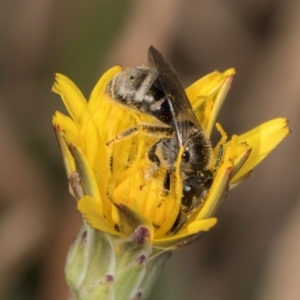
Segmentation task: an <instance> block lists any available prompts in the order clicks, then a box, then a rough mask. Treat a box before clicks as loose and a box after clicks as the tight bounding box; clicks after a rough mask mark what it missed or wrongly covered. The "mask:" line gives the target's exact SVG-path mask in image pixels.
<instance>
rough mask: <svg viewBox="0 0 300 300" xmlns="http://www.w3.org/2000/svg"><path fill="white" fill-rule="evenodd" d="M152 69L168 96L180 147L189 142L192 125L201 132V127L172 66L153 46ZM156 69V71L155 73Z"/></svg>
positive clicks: (150, 62) (150, 55)
mask: <svg viewBox="0 0 300 300" xmlns="http://www.w3.org/2000/svg"><path fill="white" fill-rule="evenodd" d="M148 62H149V66H150V69H151V70H153V72H156V74H157V77H156V78H157V81H158V88H160V89H161V90H162V91H163V92H164V93H165V94H166V96H167V99H168V102H169V106H170V110H171V114H172V117H173V122H174V127H175V131H176V135H177V139H178V143H179V146H182V145H183V144H184V143H185V141H186V140H187V136H188V132H189V130H190V127H191V124H190V123H192V124H193V125H194V126H196V128H198V129H199V131H202V128H201V125H200V123H199V121H198V120H197V118H196V116H195V114H194V111H193V108H192V106H191V104H190V102H189V100H188V98H187V96H186V93H185V91H184V88H183V86H182V84H181V82H180V80H179V78H178V76H177V74H176V72H175V70H174V69H173V67H172V66H171V64H170V63H169V62H168V61H167V60H166V58H165V57H164V56H163V55H162V54H161V53H160V52H159V51H158V50H156V49H155V48H154V47H153V46H150V48H149V50H148ZM154 69H156V71H154Z"/></svg>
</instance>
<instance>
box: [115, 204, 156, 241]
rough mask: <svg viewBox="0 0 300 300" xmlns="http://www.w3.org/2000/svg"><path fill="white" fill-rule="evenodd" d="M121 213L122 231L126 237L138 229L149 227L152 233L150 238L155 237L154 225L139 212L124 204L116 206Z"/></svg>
mask: <svg viewBox="0 0 300 300" xmlns="http://www.w3.org/2000/svg"><path fill="white" fill-rule="evenodd" d="M116 207H117V209H118V211H119V220H120V222H119V224H120V231H121V232H122V233H123V234H125V235H130V234H132V233H133V232H134V231H135V230H136V229H137V228H138V227H140V226H142V227H147V228H148V230H149V231H150V236H151V237H152V236H154V229H153V226H152V224H151V223H150V222H149V221H148V220H147V218H145V216H143V215H142V214H140V213H139V212H138V211H136V210H134V209H132V208H131V207H129V206H127V205H123V204H117V205H116Z"/></svg>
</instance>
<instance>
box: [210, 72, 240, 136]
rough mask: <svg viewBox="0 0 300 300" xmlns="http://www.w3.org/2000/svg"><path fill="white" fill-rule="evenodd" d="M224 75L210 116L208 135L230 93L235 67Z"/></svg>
mask: <svg viewBox="0 0 300 300" xmlns="http://www.w3.org/2000/svg"><path fill="white" fill-rule="evenodd" d="M222 75H223V81H222V85H221V86H220V90H219V91H218V94H217V96H216V99H215V101H214V105H213V109H212V111H211V114H210V117H209V122H208V124H207V127H206V133H207V134H208V136H210V135H211V132H212V130H213V128H214V125H215V123H216V119H217V117H218V114H219V112H220V109H221V107H222V105H223V103H224V100H225V98H226V96H227V94H228V91H229V89H230V86H231V83H232V80H233V77H234V75H235V69H228V70H226V71H225V72H224V73H223V74H222Z"/></svg>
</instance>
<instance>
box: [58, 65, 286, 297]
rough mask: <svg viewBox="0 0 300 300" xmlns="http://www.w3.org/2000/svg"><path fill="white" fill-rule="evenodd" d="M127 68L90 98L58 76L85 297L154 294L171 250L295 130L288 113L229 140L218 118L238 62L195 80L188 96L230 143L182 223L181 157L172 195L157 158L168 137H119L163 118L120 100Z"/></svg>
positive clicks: (208, 125)
mask: <svg viewBox="0 0 300 300" xmlns="http://www.w3.org/2000/svg"><path fill="white" fill-rule="evenodd" d="M120 72H122V68H121V67H120V66H116V67H113V68H112V69H110V70H108V71H107V72H106V73H105V74H104V75H103V76H102V77H101V78H100V80H99V81H98V83H97V84H96V86H95V88H94V89H93V91H92V93H91V96H90V98H89V101H87V100H86V99H85V97H84V96H83V94H82V93H81V92H80V90H79V89H78V88H77V87H76V85H75V84H74V83H73V82H72V81H71V80H70V79H68V78H67V77H65V76H64V75H62V74H56V82H55V84H54V85H53V88H52V90H53V91H54V92H56V93H58V94H60V96H61V97H62V100H63V102H64V104H65V106H66V108H67V110H68V112H69V114H70V116H66V115H63V114H62V113H60V112H55V115H54V116H53V125H54V128H55V132H56V135H57V139H58V142H59V145H60V149H61V152H62V155H63V159H64V164H65V169H66V172H67V176H68V179H69V187H70V192H71V193H72V195H73V196H74V197H75V198H76V199H77V200H78V210H79V211H80V212H81V213H82V215H83V218H84V222H83V225H82V228H81V230H80V233H79V234H78V237H77V238H76V240H75V241H74V243H73V245H72V247H71V249H70V252H69V255H68V259H67V264H66V278H67V282H68V284H69V286H70V288H71V290H72V292H73V293H74V296H75V297H76V299H145V297H147V295H148V294H149V292H150V290H151V287H152V285H153V282H154V280H155V278H156V275H157V273H158V272H159V270H160V269H161V266H162V265H163V264H164V262H165V260H166V259H167V258H168V257H169V255H170V252H171V251H173V250H176V249H179V248H182V247H183V246H185V245H186V244H188V243H190V242H192V241H194V240H195V239H197V238H198V237H199V236H200V235H201V234H202V233H203V232H205V231H208V230H209V229H210V228H211V227H213V226H214V225H215V224H216V222H217V219H216V217H215V212H216V210H217V209H218V207H219V205H220V203H221V202H222V201H223V199H224V198H225V196H226V195H227V192H228V190H229V189H231V188H233V187H236V186H237V185H238V184H240V183H241V182H242V181H243V180H244V179H246V178H247V177H248V176H249V175H250V174H251V172H252V169H253V168H254V167H255V166H256V165H257V164H258V163H259V162H260V161H262V160H263V159H264V158H265V157H266V156H267V155H268V154H269V153H270V152H271V151H272V150H273V149H274V148H275V147H276V146H277V144H278V143H279V142H280V141H281V140H282V139H283V138H284V137H285V136H286V135H287V134H288V133H289V128H288V125H287V120H286V119H284V118H278V119H274V120H271V121H269V122H266V123H264V124H262V125H259V126H257V127H255V128H254V129H252V130H250V131H248V132H246V133H244V134H242V135H239V136H238V135H233V136H232V137H231V138H230V139H228V137H227V134H226V133H225V131H224V130H223V129H222V127H221V126H220V125H219V124H218V123H217V124H216V118H217V115H218V113H219V111H220V108H221V106H222V104H223V101H224V99H225V97H226V95H227V92H228V90H229V88H230V85H231V82H232V79H233V77H234V75H235V70H234V69H228V70H226V71H225V72H223V73H221V72H218V71H215V72H212V73H210V74H208V75H206V76H205V77H203V78H201V79H200V80H198V81H197V82H195V83H194V84H192V85H191V86H190V87H188V88H187V89H186V91H185V92H186V95H187V97H188V99H189V101H190V103H191V105H192V107H193V111H194V114H195V116H196V117H197V119H198V121H199V123H200V124H201V126H202V127H203V129H204V132H205V135H206V137H207V138H209V137H210V136H211V133H212V130H213V128H214V126H215V125H216V127H217V129H218V131H219V133H220V141H219V142H218V143H217V145H215V147H214V148H213V151H212V153H211V161H210V164H209V168H210V170H211V174H213V178H212V182H211V184H210V186H209V188H208V189H207V191H206V193H205V196H203V197H202V198H203V199H200V201H199V203H197V205H195V206H194V207H192V208H191V209H190V211H189V212H188V213H186V214H185V218H182V219H181V224H180V227H177V229H176V230H174V228H176V227H174V224H176V222H178V218H179V217H180V216H181V215H182V214H183V215H184V209H185V208H184V207H183V201H184V199H183V182H182V178H181V174H180V165H181V163H182V162H181V155H178V157H177V159H176V162H175V167H174V170H172V174H171V176H170V184H169V186H170V189H169V191H168V193H165V192H164V178H165V176H166V172H168V170H166V169H165V168H163V167H161V166H155V164H154V163H153V161H151V160H150V159H149V155H148V154H149V150H150V149H151V147H152V146H153V145H154V144H155V143H156V142H157V141H158V140H160V139H162V136H157V135H155V134H145V132H137V133H136V134H128V136H126V137H124V138H122V139H120V140H119V141H118V142H116V143H113V144H109V142H110V141H112V140H114V139H115V138H116V137H118V136H119V135H120V133H122V132H126V131H128V129H130V128H137V127H138V126H139V124H152V125H153V126H157V124H158V123H159V121H158V120H155V119H153V117H152V116H150V115H148V114H145V113H143V112H141V111H133V110H130V109H127V108H126V107H124V106H122V105H119V104H118V103H117V102H116V101H114V100H113V99H112V97H111V94H110V93H108V86H109V84H111V81H112V79H113V78H116V77H115V76H117V75H118V74H120ZM220 153H221V155H220ZM179 154H180V149H179ZM181 154H182V153H181Z"/></svg>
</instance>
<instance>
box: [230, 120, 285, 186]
mask: <svg viewBox="0 0 300 300" xmlns="http://www.w3.org/2000/svg"><path fill="white" fill-rule="evenodd" d="M289 132H290V129H289V127H288V121H287V119H284V118H278V119H274V120H271V121H269V122H266V123H263V124H261V125H259V126H257V127H255V128H254V129H252V130H250V131H248V132H246V133H245V134H242V135H240V136H238V138H237V143H244V142H246V143H247V144H248V145H249V147H250V148H251V149H252V151H251V154H250V156H249V158H248V159H247V161H246V163H245V164H244V165H243V166H242V168H241V169H240V170H239V172H238V173H237V174H236V175H235V176H234V177H233V178H232V179H231V182H235V181H238V179H239V178H241V177H243V176H244V175H245V174H246V173H248V172H249V171H250V170H252V169H253V168H254V167H255V166H256V165H257V164H258V163H260V162H261V161H262V160H263V159H264V158H265V157H266V156H267V155H268V154H269V153H270V152H271V151H272V150H273V149H274V148H275V147H276V146H277V145H278V144H279V143H280V142H281V141H282V140H283V139H284V138H285V137H286V136H287V134H288V133H289Z"/></svg>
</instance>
